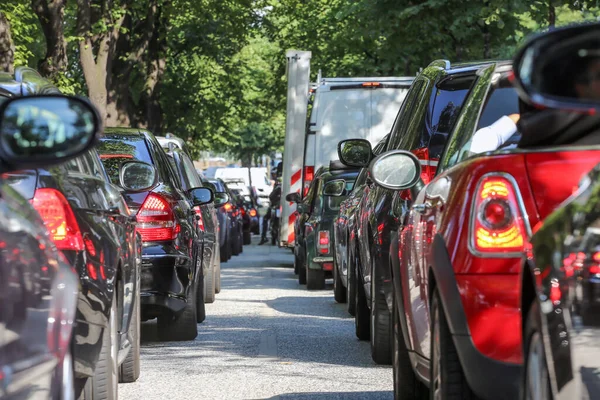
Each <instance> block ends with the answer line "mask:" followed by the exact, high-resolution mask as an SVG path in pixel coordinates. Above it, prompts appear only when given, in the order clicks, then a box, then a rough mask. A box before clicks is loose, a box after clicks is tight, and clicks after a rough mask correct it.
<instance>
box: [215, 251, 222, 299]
mask: <svg viewBox="0 0 600 400" xmlns="http://www.w3.org/2000/svg"><path fill="white" fill-rule="evenodd" d="M217 257H218V258H217V261H216V263H215V293H221V255H220V254H217Z"/></svg>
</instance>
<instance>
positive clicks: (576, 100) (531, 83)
mask: <svg viewBox="0 0 600 400" xmlns="http://www.w3.org/2000/svg"><path fill="white" fill-rule="evenodd" d="M599 37H600V25H598V23H593V24H583V25H575V26H570V27H564V28H558V29H554V30H552V31H550V32H545V33H541V34H538V35H536V36H533V37H532V38H531V39H530V40H529V41H528V42H527V43H526V44H525V45H524V46H523V47H522V48H521V50H519V52H518V53H517V56H516V57H515V59H514V62H513V71H514V74H515V86H516V87H517V89H518V90H519V92H520V93H519V94H520V96H521V97H522V98H523V99H524V100H525V101H526V102H528V103H531V104H534V105H538V106H542V107H548V108H557V109H567V110H570V111H584V112H588V111H590V110H599V109H600V93H598V91H597V90H595V87H594V85H596V83H595V82H596V76H597V73H596V71H597V70H598V68H600V40H599V39H598V38H599Z"/></svg>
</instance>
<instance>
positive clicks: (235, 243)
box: [231, 232, 240, 256]
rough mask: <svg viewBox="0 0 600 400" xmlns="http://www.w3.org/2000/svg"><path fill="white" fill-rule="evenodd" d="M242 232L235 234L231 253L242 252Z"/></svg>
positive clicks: (237, 253)
mask: <svg viewBox="0 0 600 400" xmlns="http://www.w3.org/2000/svg"><path fill="white" fill-rule="evenodd" d="M239 243H240V234H239V232H238V233H237V234H236V235H235V239H233V243H232V244H231V254H232V255H234V256H237V255H239V254H240V244H239Z"/></svg>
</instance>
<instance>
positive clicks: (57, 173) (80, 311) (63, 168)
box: [5, 69, 140, 398]
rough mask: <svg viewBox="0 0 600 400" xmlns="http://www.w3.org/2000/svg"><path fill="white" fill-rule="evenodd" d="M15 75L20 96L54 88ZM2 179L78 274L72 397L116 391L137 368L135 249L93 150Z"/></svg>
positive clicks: (128, 218) (30, 75) (123, 208)
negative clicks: (35, 214)
mask: <svg viewBox="0 0 600 400" xmlns="http://www.w3.org/2000/svg"><path fill="white" fill-rule="evenodd" d="M24 72H25V73H24ZM15 75H16V78H17V79H19V81H16V82H17V83H19V84H20V85H21V86H22V87H23V88H24V89H23V91H24V92H23V94H24V95H30V94H33V93H40V92H44V93H49V92H55V93H58V90H57V89H56V88H54V87H53V86H52V85H51V84H50V83H49V82H48V81H46V80H44V79H43V78H41V77H40V76H39V75H38V74H37V73H36V72H35V71H33V70H29V69H19V70H18V71H17V73H16V74H15ZM25 88H26V89H25ZM5 179H6V182H7V183H8V184H9V185H11V186H12V187H13V188H14V189H16V190H17V191H18V192H19V193H20V194H21V195H22V196H23V197H25V198H26V199H28V200H29V201H30V202H31V203H32V205H33V207H34V208H35V209H36V210H37V211H38V213H39V214H40V216H41V217H42V219H43V220H44V222H45V224H46V227H47V228H48V230H49V231H50V234H51V237H52V239H53V240H54V243H55V244H56V246H57V247H58V249H59V250H61V251H62V253H63V254H64V255H65V256H66V258H67V260H68V261H69V263H70V264H71V265H72V266H73V267H74V268H75V269H76V271H77V272H78V273H79V279H80V283H81V293H80V295H79V301H78V305H77V315H76V326H75V331H74V343H75V345H74V366H75V378H76V382H75V383H76V386H75V392H76V394H77V395H79V393H80V392H81V391H82V390H83V389H84V387H85V390H86V394H85V397H86V398H87V397H90V396H92V393H95V395H94V396H97V395H98V393H101V392H103V391H104V390H106V389H105V387H106V386H108V390H109V391H110V392H111V393H112V395H114V396H116V393H117V386H118V381H117V379H116V378H117V377H119V379H120V380H121V381H122V382H133V381H135V380H137V378H138V376H139V373H140V365H139V347H140V324H139V317H140V316H139V313H137V312H136V309H137V308H136V307H137V304H136V303H138V302H139V299H138V297H139V268H140V266H139V255H138V253H139V250H140V249H139V244H138V238H137V236H136V225H135V218H134V217H133V216H132V215H131V214H130V212H129V209H128V208H127V204H126V203H125V201H124V199H123V197H122V196H121V193H120V191H119V188H118V187H116V186H114V185H112V184H111V182H110V180H109V179H108V176H107V175H106V171H105V170H104V167H103V166H102V163H101V161H100V158H99V157H98V153H97V152H96V150H95V149H89V150H87V151H86V152H84V153H82V154H80V155H79V156H78V157H75V158H71V159H69V160H68V161H66V162H64V163H62V164H59V165H57V166H54V167H52V168H46V169H45V168H38V169H28V170H22V171H19V172H18V173H13V174H7V176H5ZM113 343H116V345H115V346H112V345H111V344H113ZM88 378H90V379H88ZM106 380H108V385H106Z"/></svg>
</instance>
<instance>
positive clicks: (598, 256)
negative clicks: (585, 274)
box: [592, 251, 600, 262]
mask: <svg viewBox="0 0 600 400" xmlns="http://www.w3.org/2000/svg"><path fill="white" fill-rule="evenodd" d="M592 259H593V260H594V261H596V262H600V251H597V252H595V253H594V255H593V256H592Z"/></svg>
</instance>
